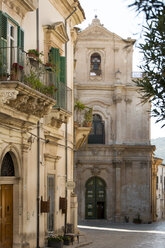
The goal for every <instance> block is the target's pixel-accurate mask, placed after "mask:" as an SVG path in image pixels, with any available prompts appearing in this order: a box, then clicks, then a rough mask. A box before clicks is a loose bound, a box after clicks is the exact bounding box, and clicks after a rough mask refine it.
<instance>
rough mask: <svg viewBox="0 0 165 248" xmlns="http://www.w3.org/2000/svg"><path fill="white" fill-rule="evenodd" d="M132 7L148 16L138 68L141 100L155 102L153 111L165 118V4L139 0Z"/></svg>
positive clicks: (159, 117) (159, 116) (157, 116)
mask: <svg viewBox="0 0 165 248" xmlns="http://www.w3.org/2000/svg"><path fill="white" fill-rule="evenodd" d="M130 7H135V9H136V11H137V12H138V13H141V12H143V13H144V14H145V17H146V25H145V27H144V34H143V36H144V43H142V44H140V45H139V48H140V51H141V53H142V54H143V57H144V59H143V63H142V65H141V66H139V67H140V69H141V70H142V71H143V72H144V76H143V78H142V79H138V80H136V81H135V83H136V84H137V86H138V87H139V91H140V92H141V93H142V94H141V97H142V102H146V101H148V100H149V101H151V102H152V104H153V112H152V114H153V116H155V117H156V118H157V122H159V121H165V3H163V1H159V0H136V1H134V2H133V3H132V4H131V5H130ZM164 125H165V124H163V126H164Z"/></svg>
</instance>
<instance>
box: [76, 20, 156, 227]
mask: <svg viewBox="0 0 165 248" xmlns="http://www.w3.org/2000/svg"><path fill="white" fill-rule="evenodd" d="M134 43H135V40H132V39H131V38H128V39H123V38H121V37H119V36H118V35H116V34H114V33H111V32H110V31H108V30H107V29H106V28H104V26H103V25H102V24H101V23H100V21H99V19H98V18H97V16H96V17H95V19H93V21H92V23H91V25H89V26H88V27H87V28H86V29H85V30H83V31H81V32H79V34H78V39H77V43H76V47H75V60H76V68H75V96H76V98H77V99H79V100H80V101H81V102H82V103H84V104H85V105H87V106H88V107H91V108H93V128H92V131H91V133H90V135H89V137H88V144H86V145H84V146H83V147H82V148H81V149H79V150H78V151H77V152H76V161H75V167H76V172H75V178H76V192H77V194H78V202H79V208H78V216H79V219H81V220H83V219H102V218H103V219H107V220H110V221H116V222H124V221H126V222H127V221H129V222H132V221H133V220H134V219H136V218H138V216H139V217H140V218H141V220H142V221H143V222H145V223H147V222H149V221H152V197H151V192H152V183H151V173H152V152H153V149H154V147H153V146H151V145H150V118H149V113H148V111H149V110H150V104H149V103H146V104H144V105H142V104H140V98H139V94H138V92H137V87H136V86H135V84H134V82H133V80H132V79H133V78H132V53H133V45H134Z"/></svg>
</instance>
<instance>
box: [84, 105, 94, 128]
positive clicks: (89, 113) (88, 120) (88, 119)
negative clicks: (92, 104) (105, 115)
mask: <svg viewBox="0 0 165 248" xmlns="http://www.w3.org/2000/svg"><path fill="white" fill-rule="evenodd" d="M86 108H88V110H86V111H85V114H84V123H83V125H84V126H85V127H91V126H92V120H93V109H92V108H89V107H86Z"/></svg>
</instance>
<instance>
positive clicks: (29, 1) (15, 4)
mask: <svg viewBox="0 0 165 248" xmlns="http://www.w3.org/2000/svg"><path fill="white" fill-rule="evenodd" d="M3 2H4V3H5V4H6V5H7V6H8V7H9V8H11V9H12V10H14V11H15V12H16V13H17V14H18V15H19V16H21V17H22V18H23V17H24V16H25V14H26V13H27V12H29V11H34V10H36V9H37V6H38V3H37V0H14V1H13V0H3Z"/></svg>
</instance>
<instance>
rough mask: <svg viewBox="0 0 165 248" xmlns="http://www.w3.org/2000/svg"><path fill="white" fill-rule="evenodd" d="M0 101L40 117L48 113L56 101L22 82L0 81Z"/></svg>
mask: <svg viewBox="0 0 165 248" xmlns="http://www.w3.org/2000/svg"><path fill="white" fill-rule="evenodd" d="M0 103H2V104H6V105H8V106H10V107H11V108H13V109H15V110H18V111H20V112H23V113H25V114H28V115H34V116H36V117H39V118H42V117H43V116H44V115H46V114H48V113H49V112H50V110H51V108H52V106H53V105H55V104H56V101H55V100H54V99H52V98H50V97H48V96H46V95H44V94H41V93H40V92H39V91H36V90H34V89H32V88H30V87H28V86H26V85H25V84H23V83H19V82H17V83H16V82H10V83H9V82H7V83H5V82H4V83H1V90H0Z"/></svg>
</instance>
